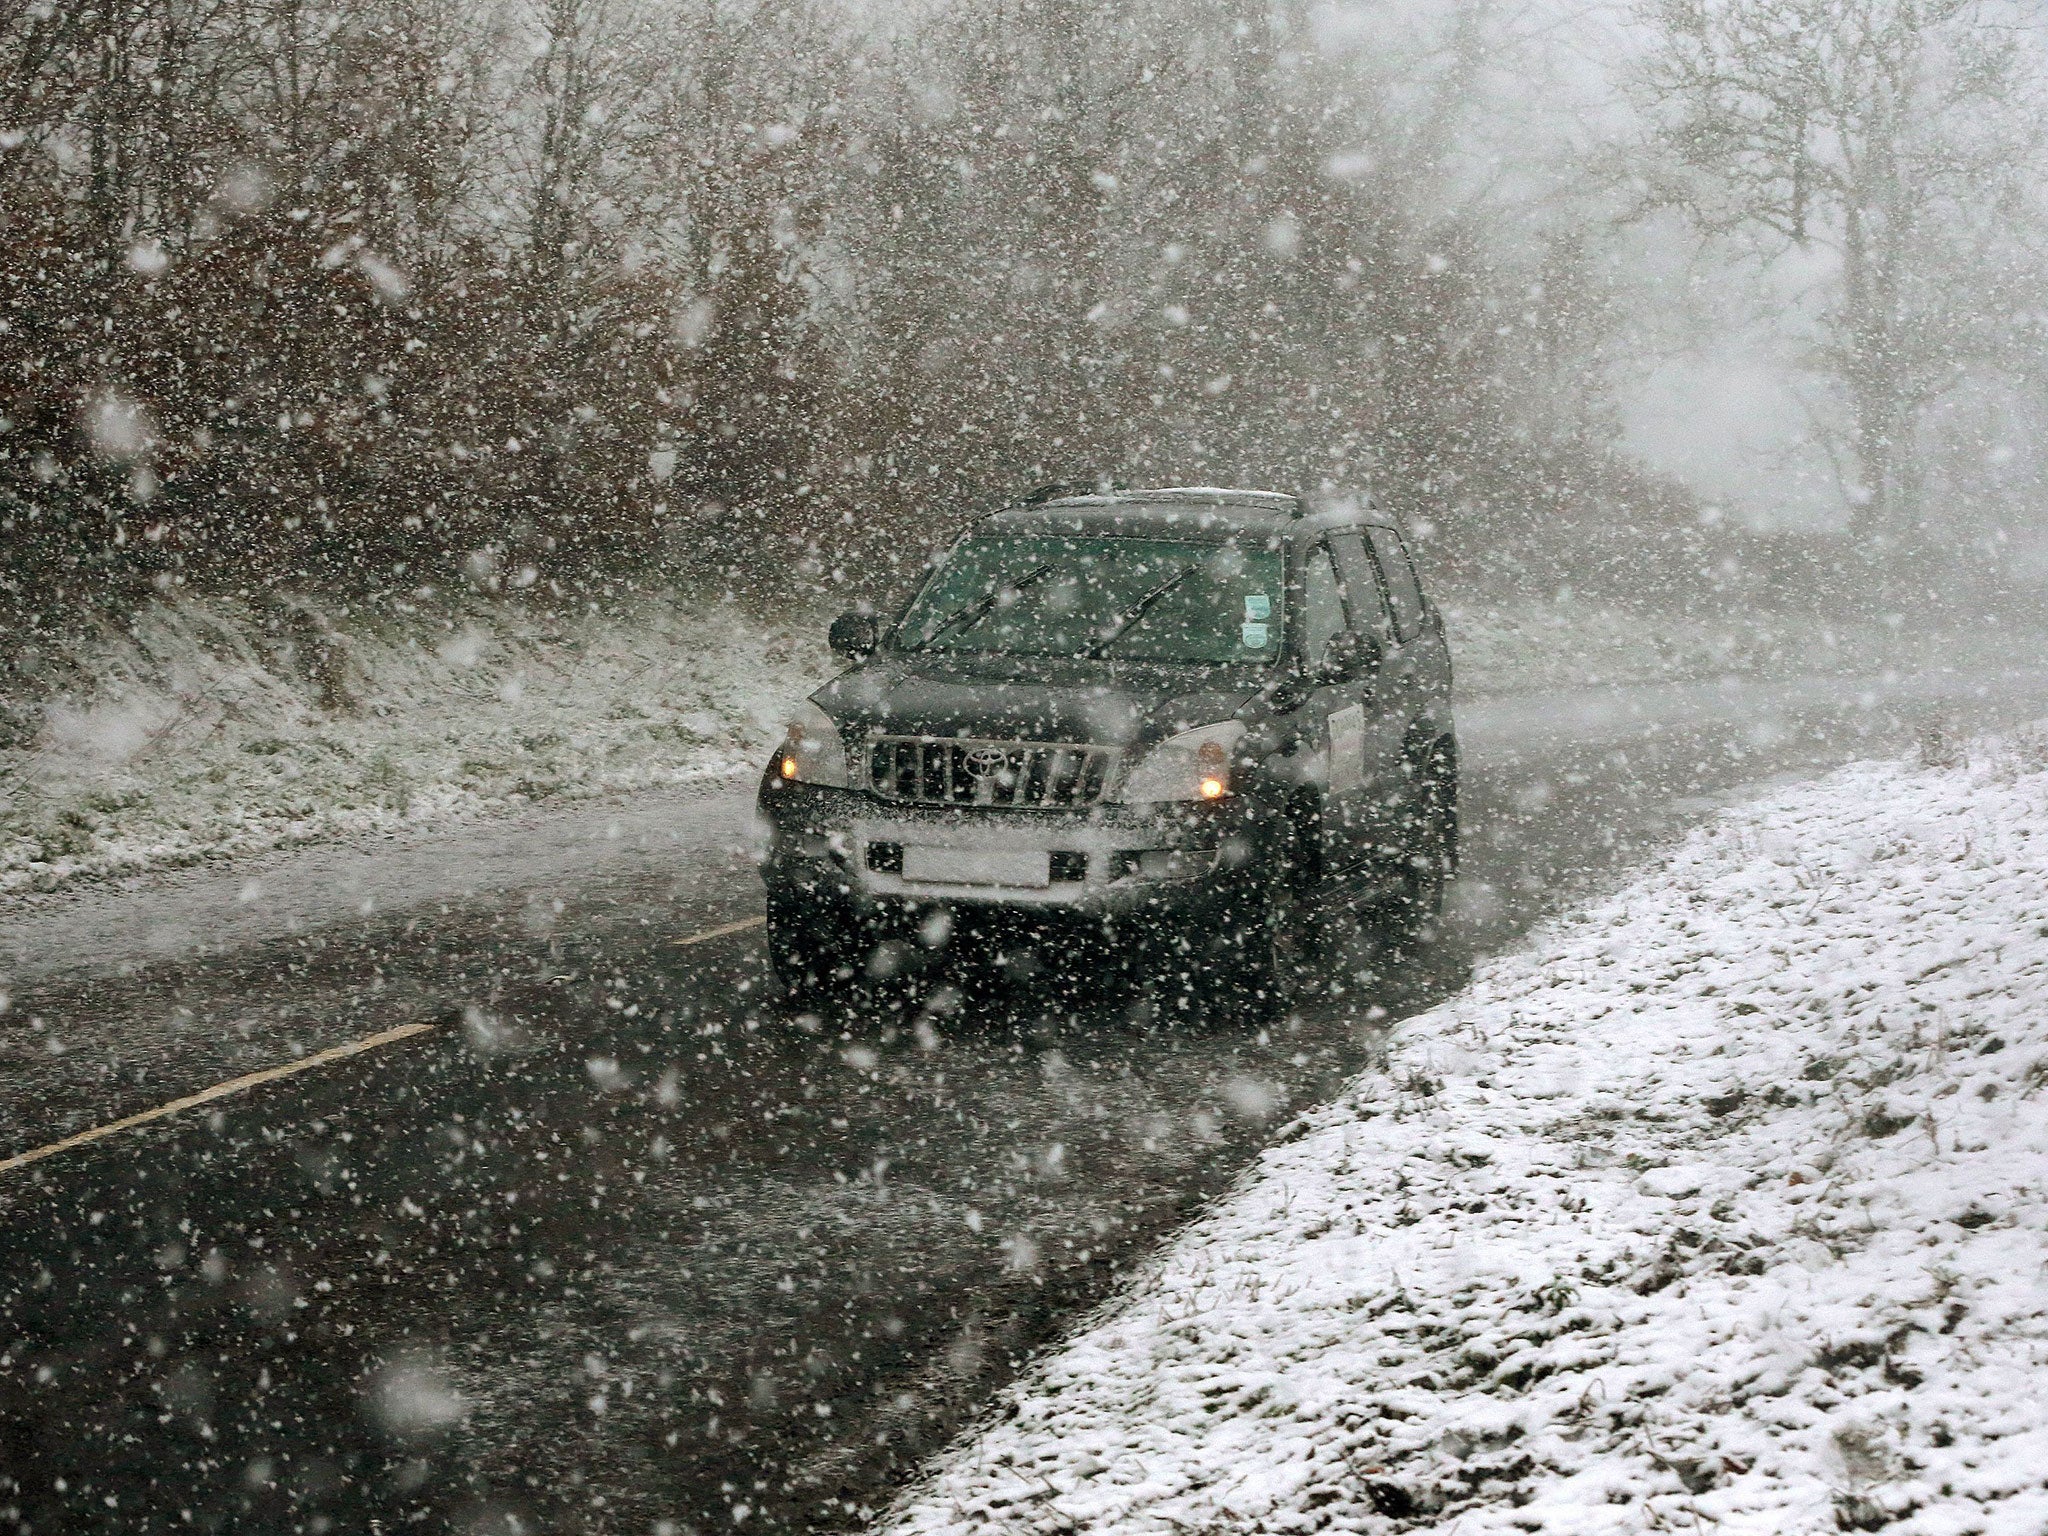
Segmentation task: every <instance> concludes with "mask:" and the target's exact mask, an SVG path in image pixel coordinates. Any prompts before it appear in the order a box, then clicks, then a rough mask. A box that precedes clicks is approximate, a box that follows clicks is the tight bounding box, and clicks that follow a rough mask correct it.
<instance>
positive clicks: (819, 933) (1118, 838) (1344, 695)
mask: <svg viewBox="0 0 2048 1536" xmlns="http://www.w3.org/2000/svg"><path fill="white" fill-rule="evenodd" d="M831 643H832V648H833V650H834V651H835V652H836V653H837V654H838V655H840V656H842V657H844V658H845V659H846V660H848V661H849V662H851V663H852V664H853V665H852V669H851V670H850V671H848V672H846V673H844V674H842V675H841V676H840V677H839V678H837V679H836V680H834V681H833V682H831V683H828V684H827V685H826V686H825V687H823V688H821V689H819V690H818V691H817V692H816V693H814V694H813V695H811V697H810V699H809V700H808V701H807V702H806V703H805V704H803V705H802V706H801V707H800V708H799V709H798V710H797V712H796V714H795V717H794V719H793V720H792V721H791V723H790V725H789V729H788V734H787V736H786V737H785V739H784V740H783V743H782V746H781V748H780V749H779V750H778V751H777V752H776V754H775V757H774V760H773V761H772V762H771V763H770V764H769V766H768V770H767V773H766V774H765V775H764V777H763V779H762V782H761V790H760V800H759V805H760V814H761V818H762V820H763V822H764V824H765V828H764V830H765V834H766V844H765V856H764V860H763V865H762V873H763V877H764V880H765V882H766V885H767V895H768V912H767V919H768V944H769V953H770V957H771V960H772V962H773V964H774V967H775V970H776V972H777V974H778V975H779V977H780V978H781V979H782V981H783V982H784V983H785V985H786V986H787V987H789V988H790V989H791V990H792V991H794V992H803V991H806V990H810V989H813V988H820V987H825V986H829V985H830V984H831V983H832V982H833V981H834V980H835V979H844V978H846V977H848V976H850V975H852V974H855V973H857V972H858V970H859V969H860V968H861V966H862V964H863V963H864V961H865V960H866V957H867V956H868V954H869V952H870V949H871V947H872V946H873V945H874V944H875V943H876V942H877V941H878V940H881V939H885V938H890V937H900V938H912V937H916V936H921V937H922V938H923V940H924V942H925V943H926V944H928V945H936V944H939V943H943V942H944V941H945V938H946V935H948V934H949V933H950V932H951V931H952V926H953V923H954V921H955V918H956V917H958V918H968V917H972V916H1013V917H1014V916H1021V917H1022V918H1024V919H1026V920H1027V921H1028V922H1030V923H1031V924H1032V925H1034V926H1037V927H1039V928H1041V929H1045V928H1049V927H1051V926H1053V925H1054V924H1055V923H1057V922H1060V921H1075V920H1078V921H1082V922H1084V923H1086V924H1087V925H1088V926H1090V927H1093V928H1097V929H1106V930H1107V931H1108V933H1109V935H1110V936H1111V938H1112V940H1113V941H1114V942H1116V943H1117V944H1118V945H1119V946H1130V947H1131V948H1132V949H1134V950H1135V951H1136V952H1138V953H1139V954H1140V955H1142V956H1143V957H1144V958H1145V959H1146V960H1147V962H1148V963H1160V962H1163V963H1167V964H1177V965H1179V966H1180V967H1182V968H1183V969H1184V970H1185V969H1187V968H1188V967H1190V966H1195V967H1199V968H1201V969H1203V970H1208V969H1211V968H1212V967H1215V966H1219V965H1220V966H1221V967H1223V968H1224V969H1226V970H1227V971H1229V972H1232V973H1234V974H1235V975H1236V976H1237V977H1239V978H1241V979H1243V980H1244V981H1246V982H1247V983H1248V984H1249V985H1250V987H1251V988H1252V990H1253V995H1257V994H1259V993H1263V994H1265V995H1266V996H1268V997H1269V998H1275V999H1278V1000H1283V1001H1284V1000H1285V999H1286V998H1287V997H1288V996H1289V995H1290V993H1291V991H1292V989H1293V987H1294V985H1295V984H1296V982H1297V980H1298V978H1299V977H1300V976H1301V975H1302V974H1303V971H1304V967H1305V963H1306V962H1307V961H1308V960H1309V959H1310V958H1312V956H1313V954H1314V951H1315V948H1316V943H1317V934H1318V928H1319V926H1320V923H1319V916H1320V914H1321V912H1322V911H1323V909H1324V908H1325V906H1326V904H1327V903H1328V902H1329V900H1330V898H1331V897H1332V896H1335V895H1342V896H1343V897H1345V898H1346V904H1347V905H1352V904H1365V905H1369V906H1372V907H1374V908H1376V909H1377V910H1378V911H1380V912H1381V913H1383V914H1385V915H1386V916H1387V917H1389V918H1390V919H1392V920H1393V921H1394V922H1395V923H1396V925H1397V926H1399V927H1401V928H1405V929H1407V930H1408V931H1409V932H1410V933H1411V935H1412V933H1413V932H1414V931H1415V930H1416V929H1418V928H1419V927H1420V925H1421V924H1422V923H1423V922H1425V921H1426V920H1427V919H1428V918H1430V917H1431V916H1433V915H1434V914H1435V913H1436V911H1437V910H1438V909H1439V907H1440V905H1441V902H1442V897H1443V890H1444V884H1445V882H1446V880H1447V879H1448V878H1449V876H1450V874H1451V872H1452V869H1453V867H1454V863H1455V859H1456V850H1457V745H1456V741H1455V737H1454V735H1453V731H1452V725H1451V701H1450V692H1451V665H1450V653H1449V650H1448V648H1447V647H1446V645H1445V642H1444V630H1443V621H1442V619H1441V617H1440V616H1439V615H1438V613H1437V610H1436V608H1435V606H1434V605H1433V604H1431V602H1430V601H1429V599H1428V598H1427V597H1425V596H1424V595H1423V592H1422V588H1421V586H1420V585H1419V584H1418V582H1417V581H1416V577H1415V570H1414V566H1413V565H1412V563H1411V562H1410V560H1409V556H1408V551H1407V549H1406V548H1405V547H1404V545H1403V543H1402V540H1401V535H1400V534H1399V532H1397V531H1396V529H1395V528H1394V526H1393V521H1392V519H1391V518H1389V517H1386V516H1385V515H1383V514H1380V513H1378V512H1376V511H1374V510H1373V508H1372V507H1371V505H1370V504H1369V503H1368V502H1366V501H1364V500H1362V499H1359V500H1337V499H1332V500H1330V501H1329V502H1328V503H1326V504H1321V505H1317V506H1313V507H1311V506H1310V505H1308V504H1306V503H1304V502H1303V501H1302V500H1301V499H1299V498H1297V497H1294V496H1290V495H1282V494H1278V493H1275V492H1269V491H1239V490H1216V489H1186V488H1174V489H1163V490H1117V491H1112V492H1101V493H1096V494H1078V495H1064V494H1047V495H1041V496H1036V497H1033V498H1028V499H1027V500H1026V501H1024V502H1023V503H1021V504H1018V505H1014V506H1011V507H1009V508H1006V509H1005V510H1003V511H1001V512H998V513H996V514H995V515H994V516H992V517H989V518H987V519H985V520H984V521H982V522H981V523H980V524H978V525H977V526H976V527H975V528H974V529H973V530H972V531H971V532H969V533H968V534H967V535H966V536H964V537H963V538H962V539H960V541H959V542H958V543H956V544H955V545H954V546H953V547H952V548H951V550H949V551H948V552H947V553H946V554H945V555H944V556H942V557H941V558H939V559H938V560H937V561H935V562H934V563H933V565H932V567H931V569H930V570H929V572H928V574H927V576H926V578H925V580H924V582H923V585H922V586H921V587H920V588H919V590H918V592H917V594H916V595H915V596H914V597H912V598H911V599H910V601H909V603H908V604H907V605H906V606H905V607H904V609H903V610H902V612H901V613H900V614H898V615H897V617H896V619H895V621H894V622H893V623H891V624H888V625H886V626H884V625H881V624H878V623H877V621H876V620H875V619H874V618H873V617H871V616H869V615H866V614H863V613H849V614H844V615H842V616H841V617H840V618H839V619H838V620H837V621H835V622H834V623H833V625H832V631H831Z"/></svg>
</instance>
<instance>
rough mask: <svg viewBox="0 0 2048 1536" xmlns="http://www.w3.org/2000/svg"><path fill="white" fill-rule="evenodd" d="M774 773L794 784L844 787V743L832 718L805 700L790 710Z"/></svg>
mask: <svg viewBox="0 0 2048 1536" xmlns="http://www.w3.org/2000/svg"><path fill="white" fill-rule="evenodd" d="M775 776H776V777H777V778H779V779H789V780H793V781H794V782H796V783H798V784H823V785H825V786H827V787H828V788H832V789H844V788H846V787H847V773H846V745H845V743H844V742H842V741H841V740H840V739H839V727H838V726H837V725H836V724H834V723H833V720H832V717H831V716H830V715H828V714H826V713H825V711H824V710H822V709H820V708H818V706H817V705H815V704H813V703H811V702H810V701H808V700H806V701H805V702H804V703H802V704H799V705H798V706H797V707H796V709H795V710H794V711H793V712H792V713H791V715H790V719H789V731H788V734H786V735H785V736H784V737H783V738H782V745H781V747H779V748H778V749H777V750H776V753H775Z"/></svg>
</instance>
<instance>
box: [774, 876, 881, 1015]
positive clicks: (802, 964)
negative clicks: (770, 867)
mask: <svg viewBox="0 0 2048 1536" xmlns="http://www.w3.org/2000/svg"><path fill="white" fill-rule="evenodd" d="M767 919H768V922H767V937H768V965H769V968H770V969H771V970H773V971H774V972H775V979H776V980H777V981H778V982H780V983H781V984H782V990H783V992H784V994H785V995H787V996H789V997H791V998H810V997H826V996H830V995H831V994H832V993H833V992H835V991H837V990H838V989H840V988H841V987H843V986H845V985H847V984H848V983H849V982H851V981H852V980H853V979H854V978H855V977H856V976H858V975H859V966H858V964H857V961H858V959H859V943H858V934H857V932H856V929H855V925H854V922H853V920H852V918H851V916H850V915H848V914H847V913H845V912H842V911H840V910H839V909H838V907H837V906H836V905H835V904H832V903H829V902H825V901H821V900H819V899H818V898H816V897H807V896H804V895H802V894H800V893H798V892H795V891H776V890H770V891H769V893H768V911H767Z"/></svg>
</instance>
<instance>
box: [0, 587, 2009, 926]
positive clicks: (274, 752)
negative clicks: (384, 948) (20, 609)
mask: <svg viewBox="0 0 2048 1536" xmlns="http://www.w3.org/2000/svg"><path fill="white" fill-rule="evenodd" d="M1767 618H1769V616H1765V615H1759V614H1756V613H1750V614H1748V615H1747V616H1746V617H1745V619H1744V622H1742V623H1741V624H1739V625H1733V624H1717V623H1708V622H1705V621H1694V620H1685V619H1679V618H1671V617H1657V616H1651V615H1643V614H1624V613H1621V612H1620V611H1618V610H1615V609H1612V608H1607V607H1602V606H1600V605H1598V604H1594V603H1588V602H1584V601H1579V600H1575V599H1572V598H1569V597H1560V598H1537V599H1521V600H1516V601H1514V602H1485V603H1481V602H1477V601H1474V602H1472V603H1469V604H1459V603H1456V602H1453V603H1451V604H1450V605H1449V622H1450V627H1451V638H1452V647H1453V654H1454V656H1455V658H1456V661H1457V667H1458V683H1459V689H1460V693H1461V695H1462V696H1464V697H1467V698H1479V697H1485V696H1492V697H1495V698H1502V697H1506V696H1510V695H1518V696H1519V695H1530V694H1538V693H1549V692H1552V691H1555V690H1558V689H1569V688H1576V689H1581V690H1585V689H1591V688H1611V687H1617V686H1621V685H1640V684H1642V683H1645V682H1650V681H1674V680H1678V679H1701V678H1712V677H1728V676H1752V677H1753V676H1785V675H1793V674H1800V673H1802V672H1817V673H1821V674H1826V675H1830V676H1837V675H1840V674H1843V673H1855V672H1858V671H1860V672H1863V673H1870V672H1874V671H1877V670H1879V669H1880V667H1881V666H1882V665H1891V666H1895V667H1903V666H1910V665H1913V664H1915V663H1916V662H1918V661H1921V660H1925V659H1926V658H1924V657H1921V656H1919V655H1918V654H1917V653H1910V648H1902V647H1901V645H1899V644H1898V643H1896V637H1889V636H1888V634H1885V633H1877V632H1870V633H1865V632H1863V631H1860V630H1859V631H1852V630H1850V629H1843V628H1841V627H1840V626H1837V627H1836V628H1834V629H1830V628H1828V627H1827V626H1826V625H1825V624H1822V623H1820V621H1818V620H1808V619H1804V618H1798V617H1793V616H1783V615H1780V616H1777V617H1776V618H1769V621H1768V622H1766V620H1767ZM825 622H826V618H825V615H824V614H823V613H822V612H820V613H812V614H801V615H793V616H791V618H790V619H789V620H788V621H787V622H786V623H783V624H779V625H775V626H771V625H768V624H766V623H764V622H762V621H761V620H759V619H755V618H752V617H749V616H748V615H747V614H746V613H744V612H743V611H742V610H740V609H738V608H736V607H735V606H734V605H732V604H731V603H729V602H718V601H712V602H707V603H700V602H693V601H691V600H689V599H688V598H686V597H681V596H677V597H671V598H666V599H662V598H654V597H643V598H639V599H635V600H632V601H629V602H625V603H622V604H620V605H618V606H616V607H615V608H614V609H613V610H612V611H610V612H607V613H604V614H601V615H600V614H591V613H581V614H579V613H576V612H573V611H571V612H567V613H562V612H556V613H549V612H547V611H545V610H540V609H522V608H520V607H517V606H513V605H510V604H494V603H486V602H483V601H467V602H465V601H461V600H457V599H452V598H445V597H444V598H440V599H436V600H435V601H433V602H430V603H422V604H414V605H410V611H406V612H400V611H395V610H393V611H385V612H382V613H378V614H366V613H362V612H358V613H356V614H354V615H351V616H347V617H343V616H342V615H340V614H339V613H338V612H337V611H335V610H331V609H330V610H322V609H319V608H317V607H315V606H313V605H311V604H309V603H307V602H305V601H303V600H299V599H278V600H274V601H272V602H270V603H268V604H265V605H261V606H259V605H256V604H252V603H246V602H244V603H235V602H229V601H225V600H216V601H196V600H183V601H179V602H176V603H166V604H156V605H151V606H148V607H145V608H144V609H143V610H142V611H141V612H140V613H139V614H138V615H137V616H136V618H135V619H134V621H133V622H132V623H131V624H130V625H129V626H128V627H127V628H126V629H125V630H116V629H114V628H112V627H111V626H108V625H102V626H101V628H100V630H99V631H98V633H97V636H96V638H95V639H93V640H92V641H91V642H89V643H88V644H86V645H85V646H84V647H83V649H82V650H81V651H80V652H79V653H78V654H75V655H72V656H68V657H64V658H59V659H58V660H59V664H60V665H61V668H62V670H63V671H64V672H65V673H66V674H67V676H68V683H67V685H66V686H63V687H59V688H56V689H53V690H50V691H49V692H48V695H47V696H46V697H42V698H40V699H34V700H29V699H24V698H19V697H17V698H4V697H0V895H4V894H5V893H8V892H15V891H49V890H54V889H56V888H57V887H59V886H60V885H64V884H67V883H70V882H75V881H76V880H78V879H79V878H81V877H93V876H106V875H118V874H125V873H132V872H136V871H141V870H146V869H150V868H156V867H162V866H167V865H179V864H190V863H193V862H195V861H198V860H201V859H207V858H215V857H220V856H223V855H237V854H247V853H251V852H256V851H259V850H264V849H270V848H277V847H282V846H287V845H291V844H299V843H306V842H314V841H325V840H329V839H333V838H335V837H339V836H346V835H349V834H360V833H386V832H391V831H394V830H397V829H400V828H419V827H424V826H431V825H437V824H443V823H447V822H451V821H459V820H463V819H467V818H472V817H475V816H477V815H480V814H490V813H495V812H499V811H503V810H506V809H511V808H518V807H521V806H530V805H533V804H535V803H538V802H543V801H549V800H560V799H567V798H575V797H583V796H589V795H594V794H601V793H606V792H610V791H618V790H631V789H640V788H645V787H648V786H652V785H661V784H676V783H684V782H689V781H693V780H700V779H710V778H718V777H723V776H727V775H738V774H748V773H751V772H753V771H754V770H755V769H757V768H758V766H759V763H760V761H761V760H762V758H763V757H764V756H765V754H766V753H767V751H768V750H769V749H770V748H771V747H772V746H773V745H774V738H775V736H776V735H777V733H778V731H779V729H780V726H781V723H782V721H783V718H784V716H785V714H786V712H787V710H788V708H789V706H790V705H791V704H792V703H794V702H795V701H796V700H797V699H799V698H801V697H802V696H803V695H804V694H805V693H807V692H809V691H810V690H811V689H812V688H815V687H816V686H817V685H818V684H819V683H821V682H823V681H824V680H825V679H826V678H827V677H828V676H830V675H831V671H832V660H831V658H830V656H829V655H828V654H827V652H826V650H825V647H824V644H823V638H824V629H825ZM1922 638H1923V639H1924V637H1922ZM1997 638H1998V639H2000V640H2001V641H2003V642H2004V643H2005V646H2006V649H2005V650H2004V651H2001V652H1999V653H1998V654H1997V655H1996V656H1994V657H1992V658H1991V659H1992V660H1995V661H1997V662H1999V663H2000V664H2005V663H2006V662H2008V660H2009V655H2010V653H2011V652H2010V637H2009V636H1999V637H1997ZM1986 644H1988V642H1987V641H1979V642H1977V645H1976V649H1975V650H1973V649H1972V648H1971V646H1970V645H1968V644H1965V643H1963V642H1962V641H1961V640H1960V639H1959V638H1957V637H1954V636H1949V637H1945V638H1943V639H1942V641H1941V643H1940V645H1939V646H1938V647H1936V651H1937V652H1938V657H1939V662H1940V664H1941V665H1942V666H1945V667H1951V668H1952V667H1955V666H1957V665H1959V664H1961V663H1964V662H1967V661H1969V660H1971V659H1972V658H1973V657H1975V656H1976V654H1977V651H1978V650H1982V649H1984V647H1985V645H1986ZM18 665H19V661H18V659H17V666H18ZM1581 713H1583V711H1582V712H1581ZM1560 721H1561V723H1563V724H1565V725H1566V726H1567V728H1568V729H1571V730H1577V729H1579V728H1580V723H1581V722H1580V721H1579V718H1578V716H1576V715H1574V716H1572V717H1570V718H1569V719H1565V718H1564V717H1560Z"/></svg>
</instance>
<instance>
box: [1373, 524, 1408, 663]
mask: <svg viewBox="0 0 2048 1536" xmlns="http://www.w3.org/2000/svg"><path fill="white" fill-rule="evenodd" d="M1366 532H1367V533H1369V534H1370V535H1371V536H1372V552H1373V553H1374V554H1375V555H1377V556H1378V557H1379V562H1380V569H1381V570H1382V571H1384V572H1385V573H1386V578H1387V596H1388V598H1389V599H1390V600H1391V601H1392V603H1393V605H1394V630H1395V632H1396V633H1397V634H1399V635H1400V637H1401V638H1402V639H1403V640H1413V639H1414V638H1415V636H1416V634H1417V632H1418V631H1420V630H1421V628H1422V586H1421V584H1420V583H1419V582H1417V581H1416V579H1415V567H1414V566H1413V565H1412V564H1410V563H1409V560H1408V551H1407V550H1406V549H1404V548H1402V546H1401V535H1399V534H1398V533H1396V532H1394V530H1393V529H1391V528H1369V529H1367V530H1366Z"/></svg>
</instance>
